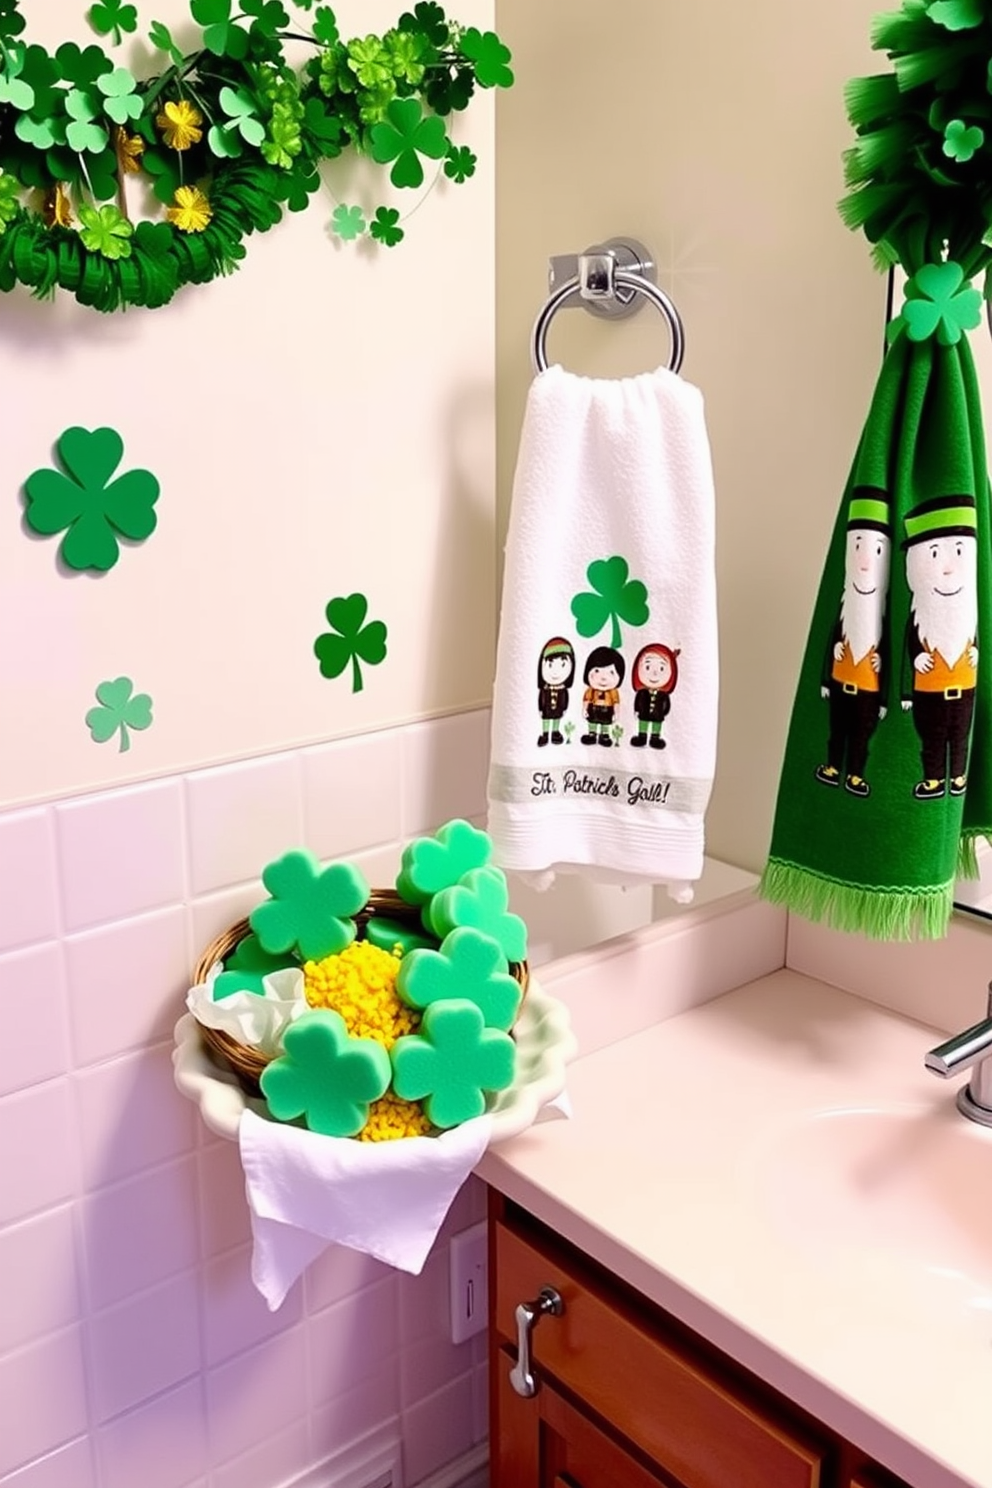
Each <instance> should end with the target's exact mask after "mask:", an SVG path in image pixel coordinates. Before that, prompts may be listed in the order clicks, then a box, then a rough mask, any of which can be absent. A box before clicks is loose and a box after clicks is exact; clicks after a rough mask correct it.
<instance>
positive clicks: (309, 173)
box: [279, 167, 320, 212]
mask: <svg viewBox="0 0 992 1488" xmlns="http://www.w3.org/2000/svg"><path fill="white" fill-rule="evenodd" d="M280 188H281V189H280V193H279V200H280V201H284V202H285V203H286V206H287V207H288V208H289V210H290V211H291V212H303V211H305V210H306V208H307V207H308V206H309V204H310V198H311V196H312V195H313V193H314V192H315V191H319V189H320V176H319V174H318V172H317V171H315V170H313V169H308V168H306V167H297V169H296V170H292V171H285V172H284V173H283V176H282V180H281V181H280Z"/></svg>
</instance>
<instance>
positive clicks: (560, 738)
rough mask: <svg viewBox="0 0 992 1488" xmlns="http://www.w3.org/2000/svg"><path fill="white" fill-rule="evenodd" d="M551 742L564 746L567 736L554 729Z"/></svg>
mask: <svg viewBox="0 0 992 1488" xmlns="http://www.w3.org/2000/svg"><path fill="white" fill-rule="evenodd" d="M551 742H552V744H564V742H565V735H564V734H560V733H559V732H558V730H557V729H554V730H553V731H552V734H551Z"/></svg>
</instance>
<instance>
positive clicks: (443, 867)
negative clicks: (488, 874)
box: [396, 817, 493, 904]
mask: <svg viewBox="0 0 992 1488" xmlns="http://www.w3.org/2000/svg"><path fill="white" fill-rule="evenodd" d="M492 851H493V845H492V841H491V839H490V838H489V836H488V834H487V833H485V832H480V831H479V829H478V828H477V827H473V826H472V825H471V823H470V822H467V821H462V820H461V819H460V818H457V817H456V818H455V820H454V821H449V822H446V823H445V825H444V826H443V827H441V828H439V830H438V832H437V834H436V835H435V836H434V837H420V838H418V839H417V841H416V842H411V843H409V844H408V845H407V846H406V847H405V848H404V849H403V857H402V859H401V866H400V872H399V875H398V876H397V879H396V892H397V893H398V894H399V895H400V896H401V898H403V899H405V900H406V902H407V903H408V904H426V903H427V901H428V900H429V899H430V898H432V896H433V895H434V894H437V893H439V892H440V891H441V889H447V888H450V887H451V886H452V884H456V883H458V881H459V880H460V879H462V878H464V876H465V874H466V873H469V872H471V870H472V869H473V868H484V867H485V865H486V864H487V863H488V862H489V860H490V858H491V857H492Z"/></svg>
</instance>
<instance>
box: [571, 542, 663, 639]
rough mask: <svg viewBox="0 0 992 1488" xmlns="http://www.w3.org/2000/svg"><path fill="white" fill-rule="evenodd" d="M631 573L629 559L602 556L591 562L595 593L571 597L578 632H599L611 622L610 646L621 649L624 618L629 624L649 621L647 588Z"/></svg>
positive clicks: (591, 582)
mask: <svg viewBox="0 0 992 1488" xmlns="http://www.w3.org/2000/svg"><path fill="white" fill-rule="evenodd" d="M629 575H630V568H629V566H628V564H627V560H626V558H620V557H613V558H603V559H600V560H598V561H597V562H595V563H590V565H589V567H588V568H587V569H586V578H587V579H588V580H589V583H590V584H591V585H592V588H593V590H594V592H593V593H591V594H590V593H583V594H577V595H576V596H575V598H574V599H573V600H572V614H573V615H574V616H575V624H576V628H577V630H578V632H579V635H581V636H586V637H588V636H594V635H598V634H599V632H600V631H601V630H602V629H603V627H604V626H606V625H610V624H612V627H613V629H612V631H611V633H610V645H611V646H612V647H613V649H614V650H618V649H619V647H620V645H621V643H622V641H623V637H622V635H621V633H620V621H621V620H623V621H625V622H626V624H627V625H646V624H647V620H648V613H649V611H648V591H647V589H646V588H645V586H644V585H643V584H642V583H641V581H640V579H632V578H630V577H629Z"/></svg>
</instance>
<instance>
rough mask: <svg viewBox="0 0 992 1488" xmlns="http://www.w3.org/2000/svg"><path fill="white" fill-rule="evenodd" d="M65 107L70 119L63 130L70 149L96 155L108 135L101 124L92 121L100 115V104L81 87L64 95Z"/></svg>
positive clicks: (107, 139) (105, 146)
mask: <svg viewBox="0 0 992 1488" xmlns="http://www.w3.org/2000/svg"><path fill="white" fill-rule="evenodd" d="M65 107H66V112H67V114H68V115H69V118H70V119H71V120H72V123H71V124H69V125H68V126H67V128H66V131H65V138H66V143H67V144H68V146H69V148H70V150H75V152H76V154H77V155H82V154H84V153H85V152H86V151H89V152H90V153H91V154H93V155H98V154H99V153H100V152H101V150H105V149H106V148H107V142H108V141H109V139H110V136H109V134H108V133H107V131H106V130H105V129H104V127H103V125H102V124H97V123H95V122H94V121H95V120H96V119H98V118H99V117H100V106H99V104H98V103H96V101H95V100H94V99H93V98H92V96H91V95H90V94H89V93H86V92H84V90H83V89H82V88H73V89H72V91H71V92H70V93H68V94H67V95H66V100H65Z"/></svg>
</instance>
